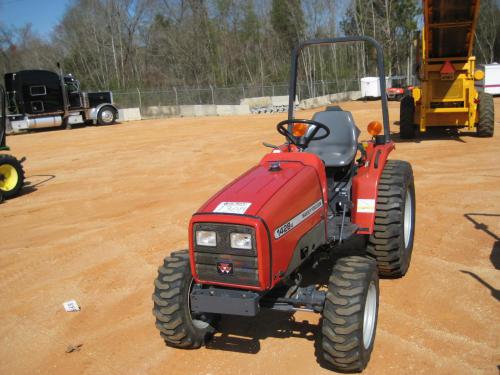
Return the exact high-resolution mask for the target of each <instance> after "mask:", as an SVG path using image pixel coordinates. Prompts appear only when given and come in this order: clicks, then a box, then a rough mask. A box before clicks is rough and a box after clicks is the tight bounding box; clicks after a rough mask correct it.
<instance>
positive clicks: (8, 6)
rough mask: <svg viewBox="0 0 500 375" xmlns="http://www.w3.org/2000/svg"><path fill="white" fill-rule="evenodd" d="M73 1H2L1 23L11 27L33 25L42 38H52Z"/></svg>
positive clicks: (0, 2)
mask: <svg viewBox="0 0 500 375" xmlns="http://www.w3.org/2000/svg"><path fill="white" fill-rule="evenodd" d="M71 2H72V0H0V23H1V24H3V25H5V26H8V27H11V26H14V27H21V26H24V25H26V24H27V23H31V24H32V28H33V31H34V32H35V33H37V34H38V35H39V36H40V37H42V38H47V37H49V36H50V34H51V32H52V30H53V29H54V27H55V26H56V25H57V24H58V23H59V21H60V20H61V18H62V16H63V14H64V11H65V10H66V7H67V6H68V5H69V4H70V3H71Z"/></svg>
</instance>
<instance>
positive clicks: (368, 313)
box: [363, 281, 377, 349]
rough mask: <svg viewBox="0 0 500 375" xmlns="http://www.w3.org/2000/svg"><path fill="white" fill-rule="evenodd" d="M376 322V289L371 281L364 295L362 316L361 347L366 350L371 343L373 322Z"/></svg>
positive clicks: (373, 329) (373, 328)
mask: <svg viewBox="0 0 500 375" xmlns="http://www.w3.org/2000/svg"><path fill="white" fill-rule="evenodd" d="M376 320H377V287H376V286H375V283H374V282H373V281H372V282H371V283H370V286H369V287H368V293H367V294H366V301H365V312H364V316H363V346H364V347H365V349H368V348H369V347H370V345H371V344H372V341H373V333H374V331H375V322H376Z"/></svg>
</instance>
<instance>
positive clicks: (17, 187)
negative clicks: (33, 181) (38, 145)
mask: <svg viewBox="0 0 500 375" xmlns="http://www.w3.org/2000/svg"><path fill="white" fill-rule="evenodd" d="M23 185H24V170H23V166H22V164H21V162H20V161H19V160H17V159H16V158H15V157H14V156H12V155H7V154H1V155H0V190H1V193H2V196H3V199H10V198H14V197H15V196H17V195H18V194H19V192H20V191H21V188H22V187H23Z"/></svg>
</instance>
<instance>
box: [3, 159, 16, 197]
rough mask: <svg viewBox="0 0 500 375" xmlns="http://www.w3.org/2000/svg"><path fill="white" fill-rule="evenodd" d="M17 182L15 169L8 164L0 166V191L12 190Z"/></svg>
mask: <svg viewBox="0 0 500 375" xmlns="http://www.w3.org/2000/svg"><path fill="white" fill-rule="evenodd" d="M18 181H19V175H18V174H17V171H16V168H14V167H13V166H12V165H10V164H2V165H0V190H3V191H11V190H13V189H14V188H15V187H16V185H17V182H18Z"/></svg>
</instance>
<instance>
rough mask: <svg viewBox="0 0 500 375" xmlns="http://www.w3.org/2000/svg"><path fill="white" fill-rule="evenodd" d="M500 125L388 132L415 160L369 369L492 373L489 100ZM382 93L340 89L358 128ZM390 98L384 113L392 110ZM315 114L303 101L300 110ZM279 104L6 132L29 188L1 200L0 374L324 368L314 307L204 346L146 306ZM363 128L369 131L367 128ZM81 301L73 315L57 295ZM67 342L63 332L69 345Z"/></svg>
mask: <svg viewBox="0 0 500 375" xmlns="http://www.w3.org/2000/svg"><path fill="white" fill-rule="evenodd" d="M495 103H496V113H497V115H496V127H497V131H496V135H495V137H494V138H493V139H491V138H490V139H481V138H476V137H474V136H472V135H470V134H467V133H461V134H459V135H457V134H446V133H445V132H435V131H434V132H431V133H430V134H428V135H426V136H425V137H422V139H420V141H411V142H400V141H399V138H398V133H399V127H398V126H397V125H396V124H393V125H392V131H393V132H394V138H395V140H396V142H397V146H396V151H395V152H394V153H393V154H392V158H394V159H396V158H397V159H403V160H408V161H410V162H411V163H412V165H413V169H414V173H415V182H416V191H417V224H416V239H415V247H414V253H413V259H412V265H411V267H410V270H409V273H408V274H407V276H406V277H404V278H403V279H399V280H382V281H381V297H380V312H379V325H378V330H377V336H376V341H375V349H374V351H373V354H372V359H371V362H370V364H369V366H368V368H367V370H366V374H402V373H409V374H424V373H425V374H475V373H478V374H498V372H499V369H500V367H499V365H500V349H499V348H500V345H499V344H500V304H499V299H500V292H499V288H500V278H499V271H498V270H499V267H500V122H499V120H500V98H496V101H495ZM379 106H380V104H379V103H378V102H367V103H363V102H350V103H346V104H345V105H344V108H345V109H349V110H352V111H353V114H354V117H355V119H356V121H357V123H358V126H359V127H360V128H363V129H365V127H366V125H367V124H368V122H369V121H370V120H372V119H377V118H380V112H379V111H378V110H379ZM398 108H399V106H398V104H397V103H391V105H390V113H391V120H392V121H395V120H397V119H398V118H399V115H398V112H399V109H398ZM311 113H312V112H310V111H309V112H301V113H299V117H309V116H311ZM284 118H285V115H284V114H279V115H252V116H242V117H219V118H218V117H211V118H181V119H161V120H148V121H141V122H132V123H125V124H119V125H115V126H108V127H87V128H81V129H75V130H72V131H64V130H63V131H47V132H39V133H34V134H25V135H19V136H11V137H9V138H8V143H9V144H10V146H11V147H12V150H13V151H12V153H13V154H15V155H16V156H18V157H21V156H26V157H27V161H26V162H25V164H24V166H25V169H26V174H27V181H29V183H30V186H28V187H27V188H26V189H25V193H24V195H22V196H20V197H18V198H16V199H13V200H10V201H8V202H6V203H4V204H2V205H0V218H1V223H2V225H1V227H0V238H1V243H0V319H1V322H2V324H1V325H0V373H2V374H33V373H37V372H39V373H50V374H59V373H76V374H80V373H86V374H95V373H105V374H145V373H148V374H168V375H175V374H183V375H188V374H207V375H208V374H213V375H215V374H217V375H224V374H231V375H235V374H245V375H250V374H271V373H273V374H288V375H293V374H301V375H304V374H328V373H331V371H329V370H326V369H324V368H323V367H322V366H321V365H320V364H319V363H318V362H317V360H316V356H315V345H314V338H315V336H317V334H318V332H319V329H318V326H317V323H318V316H317V315H314V314H308V313H296V314H295V316H294V318H293V319H291V318H290V317H289V316H287V315H282V314H276V313H271V312H264V313H263V314H262V315H261V316H259V317H258V318H255V319H248V318H234V317H227V318H224V319H223V320H222V322H221V329H222V331H223V332H224V333H223V334H218V335H217V336H216V337H215V339H214V341H213V342H212V343H211V344H210V345H209V347H208V348H203V349H200V350H191V351H184V350H176V349H172V348H169V347H167V346H165V345H164V343H163V341H162V340H161V339H160V337H159V334H158V332H157V331H156V328H155V326H154V318H153V315H152V313H151V308H152V300H151V293H152V291H153V280H154V278H155V277H156V272H157V271H156V270H157V267H158V266H159V265H160V263H161V262H162V259H163V257H164V256H166V255H168V254H169V253H170V252H171V251H173V250H176V249H180V248H186V247H187V225H188V221H189V218H190V215H191V213H192V212H194V211H195V210H196V209H197V208H198V207H199V206H200V205H201V204H202V203H203V202H204V201H205V200H206V199H207V198H209V197H210V196H211V194H213V193H215V192H216V191H217V190H218V189H219V188H221V187H222V186H224V185H225V184H226V183H228V182H229V181H230V180H231V179H233V178H234V177H236V176H238V175H239V174H241V173H242V172H243V171H245V170H246V169H247V168H249V167H250V166H252V165H253V164H254V163H256V162H257V161H258V160H259V158H260V157H262V156H263V155H264V154H265V153H266V152H268V151H269V149H266V148H265V147H263V146H261V142H262V141H267V142H271V143H279V142H280V141H281V137H280V136H279V135H277V133H276V131H275V127H274V126H275V124H276V123H277V122H278V121H279V120H281V119H284ZM363 134H364V138H365V139H366V133H363ZM69 299H76V301H78V303H79V304H80V305H81V307H82V310H81V311H80V312H74V313H67V312H65V311H64V310H63V306H62V302H64V301H67V300H69ZM80 344H82V346H81V348H80V350H79V351H75V352H73V353H70V354H67V353H66V352H65V351H66V348H67V346H68V345H80Z"/></svg>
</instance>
